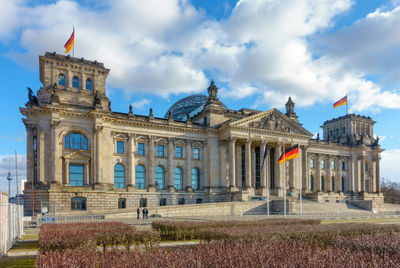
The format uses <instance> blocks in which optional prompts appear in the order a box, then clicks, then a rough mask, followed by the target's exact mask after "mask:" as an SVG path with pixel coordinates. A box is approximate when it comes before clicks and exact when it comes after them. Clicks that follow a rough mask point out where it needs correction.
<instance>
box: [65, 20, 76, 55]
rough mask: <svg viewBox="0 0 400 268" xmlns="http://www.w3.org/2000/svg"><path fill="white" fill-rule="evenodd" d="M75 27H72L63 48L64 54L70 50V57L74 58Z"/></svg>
mask: <svg viewBox="0 0 400 268" xmlns="http://www.w3.org/2000/svg"><path fill="white" fill-rule="evenodd" d="M74 43H75V26H72V34H71V36H70V37H69V39H68V41H67V42H66V43H65V45H64V48H65V54H67V53H68V52H70V51H71V49H72V57H75V47H74Z"/></svg>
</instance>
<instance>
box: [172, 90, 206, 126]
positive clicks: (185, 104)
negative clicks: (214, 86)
mask: <svg viewBox="0 0 400 268" xmlns="http://www.w3.org/2000/svg"><path fill="white" fill-rule="evenodd" d="M207 99H208V97H207V96H206V95H201V94H196V95H191V96H188V97H186V98H183V99H180V100H178V101H177V102H175V103H174V104H173V105H172V106H171V107H170V108H169V109H168V111H167V112H166V113H165V115H164V118H168V113H169V112H170V111H171V113H172V118H173V119H174V120H177V121H185V120H186V118H187V114H188V113H189V114H190V116H194V114H192V112H193V111H195V110H196V111H197V112H200V111H201V110H202V109H203V107H204V104H205V103H206V102H207ZM197 112H196V113H197Z"/></svg>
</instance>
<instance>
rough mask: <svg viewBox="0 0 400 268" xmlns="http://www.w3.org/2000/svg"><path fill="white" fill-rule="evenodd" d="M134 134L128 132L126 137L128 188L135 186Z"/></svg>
mask: <svg viewBox="0 0 400 268" xmlns="http://www.w3.org/2000/svg"><path fill="white" fill-rule="evenodd" d="M135 183H136V181H135V135H134V134H129V137H128V179H127V185H128V187H129V188H132V187H135Z"/></svg>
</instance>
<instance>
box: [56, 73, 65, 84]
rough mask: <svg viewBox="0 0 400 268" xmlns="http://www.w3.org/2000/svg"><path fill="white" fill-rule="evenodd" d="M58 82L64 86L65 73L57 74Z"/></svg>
mask: <svg viewBox="0 0 400 268" xmlns="http://www.w3.org/2000/svg"><path fill="white" fill-rule="evenodd" d="M58 84H59V85H60V86H65V75H64V74H59V75H58Z"/></svg>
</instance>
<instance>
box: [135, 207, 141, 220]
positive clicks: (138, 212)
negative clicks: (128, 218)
mask: <svg viewBox="0 0 400 268" xmlns="http://www.w3.org/2000/svg"><path fill="white" fill-rule="evenodd" d="M136 212H137V219H138V220H140V208H137V210H136Z"/></svg>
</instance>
